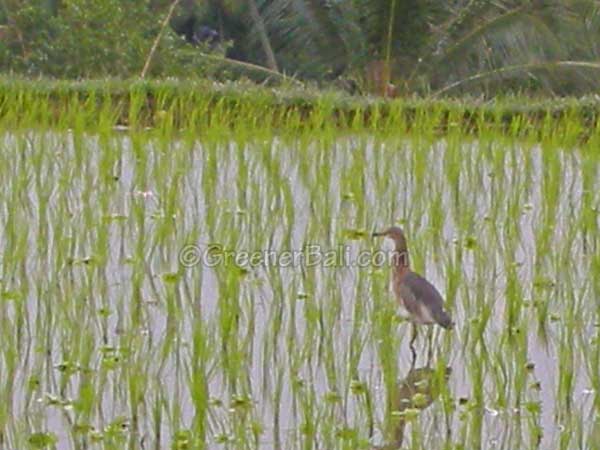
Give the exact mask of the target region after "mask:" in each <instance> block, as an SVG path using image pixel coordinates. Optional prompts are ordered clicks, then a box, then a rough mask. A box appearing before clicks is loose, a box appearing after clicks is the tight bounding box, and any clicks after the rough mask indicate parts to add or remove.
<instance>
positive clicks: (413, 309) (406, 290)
mask: <svg viewBox="0 0 600 450" xmlns="http://www.w3.org/2000/svg"><path fill="white" fill-rule="evenodd" d="M398 291H399V293H400V297H401V298H402V304H403V305H404V308H406V310H407V311H408V312H409V313H410V314H411V315H412V316H416V317H419V315H420V313H421V308H420V307H419V302H418V301H417V298H416V297H415V293H414V292H413V290H412V289H411V288H410V286H409V285H408V284H406V283H402V284H401V285H400V287H399V290H398Z"/></svg>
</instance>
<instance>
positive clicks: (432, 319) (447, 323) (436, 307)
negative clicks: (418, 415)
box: [373, 226, 454, 363]
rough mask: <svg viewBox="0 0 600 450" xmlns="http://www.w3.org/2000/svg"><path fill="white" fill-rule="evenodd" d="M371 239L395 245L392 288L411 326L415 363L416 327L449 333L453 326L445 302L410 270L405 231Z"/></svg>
mask: <svg viewBox="0 0 600 450" xmlns="http://www.w3.org/2000/svg"><path fill="white" fill-rule="evenodd" d="M373 237H386V238H389V239H391V240H393V241H394V244H395V249H394V253H393V255H392V271H393V272H392V273H393V275H392V276H393V280H392V286H393V291H394V295H395V296H396V299H397V300H398V302H399V303H400V304H401V305H402V306H403V307H404V309H405V310H406V311H407V312H408V314H409V320H410V321H411V322H412V324H413V334H412V338H411V340H410V349H411V351H412V354H413V363H414V360H415V359H416V352H415V349H414V342H415V339H416V338H417V327H416V325H435V324H437V325H440V326H441V327H443V328H445V329H452V328H453V327H454V322H452V318H451V317H450V315H449V314H448V312H447V311H446V310H445V309H444V299H443V298H442V296H441V294H440V293H439V291H438V290H437V289H436V288H435V286H434V285H433V284H431V283H430V282H429V281H427V280H426V279H425V278H423V277H422V276H421V275H419V274H417V273H415V272H413V271H412V270H411V269H410V262H409V256H408V246H407V243H406V237H405V235H404V231H402V229H401V228H399V227H395V226H392V227H390V228H388V229H386V230H384V231H380V232H375V233H373Z"/></svg>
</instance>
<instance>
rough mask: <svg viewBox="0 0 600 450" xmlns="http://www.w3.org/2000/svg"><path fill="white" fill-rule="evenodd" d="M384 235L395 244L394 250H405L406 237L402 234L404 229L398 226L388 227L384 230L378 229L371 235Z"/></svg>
mask: <svg viewBox="0 0 600 450" xmlns="http://www.w3.org/2000/svg"><path fill="white" fill-rule="evenodd" d="M378 236H382V237H386V238H390V239H392V240H393V241H394V243H395V244H396V250H399V251H406V250H407V248H406V237H405V236H404V231H402V228H400V227H389V228H388V229H386V230H384V231H378V232H375V233H373V237H378Z"/></svg>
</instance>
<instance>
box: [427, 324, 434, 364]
mask: <svg viewBox="0 0 600 450" xmlns="http://www.w3.org/2000/svg"><path fill="white" fill-rule="evenodd" d="M432 357H433V326H431V327H429V330H427V367H429V364H430V362H431V359H432Z"/></svg>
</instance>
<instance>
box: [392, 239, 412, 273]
mask: <svg viewBox="0 0 600 450" xmlns="http://www.w3.org/2000/svg"><path fill="white" fill-rule="evenodd" d="M393 264H394V268H395V269H396V270H397V271H401V272H404V271H406V270H409V269H410V259H409V257H408V249H407V248H406V246H405V245H404V246H396V250H394V255H393Z"/></svg>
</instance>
